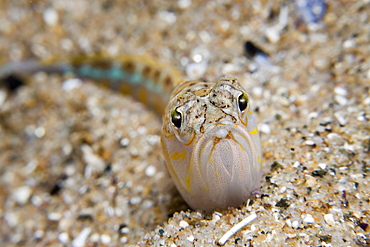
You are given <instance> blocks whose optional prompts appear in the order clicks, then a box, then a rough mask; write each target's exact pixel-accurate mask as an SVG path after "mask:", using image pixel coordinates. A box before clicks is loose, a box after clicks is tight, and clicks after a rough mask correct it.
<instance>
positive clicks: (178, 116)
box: [171, 107, 182, 129]
mask: <svg viewBox="0 0 370 247" xmlns="http://www.w3.org/2000/svg"><path fill="white" fill-rule="evenodd" d="M171 121H172V124H173V125H174V126H175V127H176V128H178V129H180V128H181V124H182V113H181V112H179V111H178V110H177V107H176V108H175V109H173V111H172V112H171Z"/></svg>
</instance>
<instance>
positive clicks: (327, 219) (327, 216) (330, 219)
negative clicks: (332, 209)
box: [324, 214, 335, 226]
mask: <svg viewBox="0 0 370 247" xmlns="http://www.w3.org/2000/svg"><path fill="white" fill-rule="evenodd" d="M324 219H325V222H326V223H328V224H329V225H331V226H333V225H334V224H335V221H334V216H333V215H332V214H325V215H324Z"/></svg>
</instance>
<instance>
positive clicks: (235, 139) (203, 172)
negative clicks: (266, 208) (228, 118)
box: [191, 124, 262, 204]
mask: <svg viewBox="0 0 370 247" xmlns="http://www.w3.org/2000/svg"><path fill="white" fill-rule="evenodd" d="M259 158H260V157H259V153H258V149H257V147H256V144H255V143H254V141H253V138H252V136H251V133H249V132H248V131H247V129H246V128H245V126H241V125H236V124H234V125H223V124H219V125H217V126H215V127H214V128H212V129H210V130H208V131H207V132H206V133H205V134H204V135H203V136H202V137H201V138H200V139H199V140H198V142H197V143H196V145H195V146H194V149H193V154H192V157H191V164H197V166H196V167H197V168H196V169H197V173H198V176H199V177H201V178H202V188H204V189H205V190H209V189H212V190H216V191H218V194H217V195H215V198H214V202H215V203H217V201H218V200H221V199H222V198H223V199H222V200H225V198H226V200H228V201H230V202H232V201H235V204H238V203H239V204H240V203H241V202H240V198H241V196H240V193H242V194H244V195H247V196H248V195H250V193H251V192H252V191H253V190H256V189H257V187H258V184H259V181H260V179H261V176H262V171H261V167H260V165H259V162H258V160H259ZM220 203H222V202H220ZM231 204H233V203H231Z"/></svg>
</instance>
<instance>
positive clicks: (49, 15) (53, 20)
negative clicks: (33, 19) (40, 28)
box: [43, 8, 58, 26]
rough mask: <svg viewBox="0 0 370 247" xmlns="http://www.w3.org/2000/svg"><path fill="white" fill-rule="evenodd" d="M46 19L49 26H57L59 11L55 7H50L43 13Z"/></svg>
mask: <svg viewBox="0 0 370 247" xmlns="http://www.w3.org/2000/svg"><path fill="white" fill-rule="evenodd" d="M43 18H44V21H45V23H46V24H47V25H49V26H55V25H56V24H57V22H58V13H57V12H56V11H55V9H52V8H48V9H46V10H45V11H44V13H43Z"/></svg>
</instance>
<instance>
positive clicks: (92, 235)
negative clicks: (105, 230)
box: [90, 233, 100, 243]
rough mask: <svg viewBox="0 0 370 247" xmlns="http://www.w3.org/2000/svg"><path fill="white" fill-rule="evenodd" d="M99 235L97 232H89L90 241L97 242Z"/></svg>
mask: <svg viewBox="0 0 370 247" xmlns="http://www.w3.org/2000/svg"><path fill="white" fill-rule="evenodd" d="M99 239H100V235H99V234H98V233H93V234H91V237H90V241H91V242H93V243H97V242H99Z"/></svg>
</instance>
